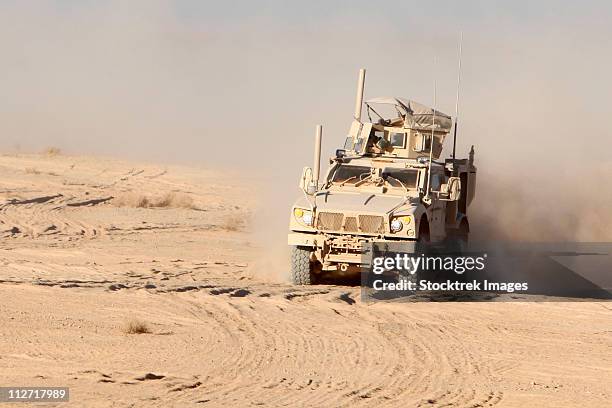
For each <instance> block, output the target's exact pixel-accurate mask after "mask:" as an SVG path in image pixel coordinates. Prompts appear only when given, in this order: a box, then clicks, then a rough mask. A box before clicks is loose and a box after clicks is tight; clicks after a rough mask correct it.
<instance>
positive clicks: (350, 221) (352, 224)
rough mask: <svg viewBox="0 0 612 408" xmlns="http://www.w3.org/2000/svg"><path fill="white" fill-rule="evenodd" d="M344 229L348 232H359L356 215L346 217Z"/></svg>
mask: <svg viewBox="0 0 612 408" xmlns="http://www.w3.org/2000/svg"><path fill="white" fill-rule="evenodd" d="M344 230H345V231H346V232H358V229H357V218H355V217H346V219H345V220H344Z"/></svg>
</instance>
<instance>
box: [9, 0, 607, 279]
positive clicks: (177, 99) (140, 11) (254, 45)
mask: <svg viewBox="0 0 612 408" xmlns="http://www.w3.org/2000/svg"><path fill="white" fill-rule="evenodd" d="M176 4H178V3H176ZM176 4H175V3H171V2H163V1H147V2H144V1H134V2H120V1H110V2H99V3H95V2H94V3H91V2H83V3H79V2H47V3H37V5H36V6H33V5H27V4H25V3H24V2H3V4H2V6H0V49H2V54H3V61H4V63H3V74H2V75H0V85H1V86H2V89H3V98H2V99H1V102H0V134H2V138H1V141H0V147H1V148H2V149H3V150H4V151H13V152H15V151H17V152H20V151H21V152H26V151H39V150H41V149H43V148H45V147H48V146H56V147H58V148H60V149H61V150H62V151H64V152H68V153H79V154H80V153H84V154H95V155H112V156H121V157H127V158H135V159H139V160H148V161H158V162H182V163H194V164H198V165H204V166H206V167H209V168H218V169H232V171H234V172H236V173H237V174H241V173H242V174H245V175H248V177H249V180H251V182H253V183H254V184H256V185H257V188H256V191H257V192H258V195H259V197H258V199H259V202H260V204H259V205H258V206H257V208H255V209H253V225H252V228H253V229H254V230H255V231H254V237H255V240H256V241H257V242H258V243H259V244H260V245H262V247H263V248H266V249H264V250H263V251H264V254H262V258H264V259H265V262H267V263H268V264H269V265H266V266H264V267H263V268H262V269H265V270H276V269H278V270H279V271H280V272H279V274H276V275H275V273H272V275H274V276H281V275H283V274H284V271H285V270H286V267H285V265H287V263H286V261H287V246H286V244H285V238H286V225H287V219H288V212H289V206H290V205H291V202H292V201H293V200H294V199H295V198H297V197H298V196H299V194H300V192H299V190H298V188H297V179H298V176H299V173H300V170H301V167H303V166H305V165H311V160H312V149H313V143H312V141H313V137H314V129H315V125H316V124H319V123H321V124H323V126H324V145H323V167H325V164H326V157H328V156H330V155H331V154H332V152H333V150H334V149H335V147H337V146H339V145H340V144H341V143H342V141H343V139H344V137H345V134H346V132H347V130H348V126H349V125H350V120H351V115H352V108H353V97H354V93H355V82H356V77H357V71H358V68H360V67H366V68H367V69H368V74H367V79H366V98H367V97H373V96H379V95H402V96H406V97H410V98H413V99H415V100H417V101H419V102H422V103H425V104H431V103H432V101H433V90H432V89H433V82H434V80H435V81H436V88H437V95H436V100H437V107H438V109H440V110H442V111H445V112H447V113H449V114H451V115H452V114H454V102H455V100H454V96H455V78H456V45H457V37H458V32H459V30H460V29H461V30H463V32H464V44H463V49H464V52H463V79H462V87H461V105H460V107H461V109H460V128H459V142H458V152H459V157H461V156H465V155H467V152H468V150H469V146H470V145H475V149H476V164H477V166H478V168H479V174H478V188H477V198H476V201H475V203H474V206H473V207H472V208H471V224H472V228H473V231H474V238H475V239H491V238H496V239H521V240H523V239H527V240H583V241H584V240H586V241H589V240H593V241H595V240H610V239H612V228H610V227H611V226H612V219H611V216H610V210H609V203H610V202H611V198H612V197H611V193H610V191H611V189H610V181H609V176H610V174H611V170H612V161H611V158H610V157H611V156H610V152H611V151H612V138H611V137H610V131H609V124H608V123H607V118H610V117H612V115H611V113H612V112H611V105H610V103H609V101H608V98H609V95H610V94H612V81H610V79H609V72H610V71H612V58H611V57H610V55H612V52H610V51H612V50H610V43H609V41H608V38H610V34H612V33H611V32H610V31H612V28H611V27H610V26H609V25H608V24H607V23H606V19H605V18H603V14H602V13H598V12H597V10H593V9H592V8H588V7H582V6H581V7H577V6H576V9H575V10H573V9H572V10H570V9H571V8H572V7H573V6H569V5H568V6H564V9H563V10H564V11H565V12H564V13H561V12H559V13H557V14H554V13H553V14H550V13H547V12H544V11H542V10H540V11H537V10H536V11H534V13H536V14H537V13H544V14H543V15H541V16H540V15H535V16H532V17H533V18H528V19H520V18H502V17H501V16H502V14H503V11H504V10H501V9H498V8H497V7H500V8H501V7H502V6H494V5H489V6H484V5H482V6H481V7H484V8H487V7H488V8H487V10H485V11H486V13H485V12H483V13H482V15H481V17H482V18H481V19H476V18H474V17H473V16H470V17H465V16H464V17H463V18H462V21H460V22H458V21H457V20H456V18H455V16H454V15H453V13H441V14H437V13H436V10H435V9H434V8H430V9H422V10H420V11H418V12H412V13H410V12H406V13H404V14H403V16H402V21H401V24H399V22H398V21H397V20H396V17H394V16H393V15H391V13H389V12H387V13H384V12H382V11H381V9H380V8H378V7H374V6H373V5H369V6H364V8H363V10H362V12H360V13H343V12H339V11H335V12H330V13H320V14H316V15H310V14H307V13H304V15H307V17H303V18H301V17H300V13H299V12H298V11H299V10H298V11H296V12H295V13H294V14H291V16H292V17H295V18H293V19H290V20H288V19H286V18H283V17H282V16H275V15H273V14H274V13H272V12H271V14H270V15H262V14H257V15H253V16H250V17H248V18H247V17H244V16H237V17H236V18H229V17H227V18H219V15H220V14H219V13H222V12H212V11H211V12H210V13H206V12H201V13H200V14H198V13H194V12H190V11H187V12H186V11H185V10H181V9H179V8H178V7H177V6H176ZM300 7H304V6H300ZM402 7H404V6H402ZM427 7H434V6H427ZM452 7H455V6H452ZM457 7H458V6H457ZM285 8H286V6H285V7H280V8H278V13H281V14H282V13H283V12H285V11H287V10H285ZM407 11H408V10H407ZM400 14H401V13H400ZM463 14H465V13H463ZM433 15H436V21H437V24H435V26H432V24H431V19H430V18H428V17H431V16H433ZM396 23H397V24H396ZM460 23H461V24H460ZM374 28H375V29H374ZM434 59H435V60H437V63H436V64H435V65H434V63H433V61H434ZM448 144H450V143H448ZM446 153H449V152H448V149H447V152H446ZM254 179H256V180H257V181H252V180H254ZM262 262H263V261H262ZM274 265H282V266H280V267H279V268H276V267H274Z"/></svg>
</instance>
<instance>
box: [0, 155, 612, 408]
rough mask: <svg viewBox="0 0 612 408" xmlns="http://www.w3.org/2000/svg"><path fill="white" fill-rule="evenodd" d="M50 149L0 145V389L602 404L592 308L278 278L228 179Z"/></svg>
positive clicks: (111, 401)
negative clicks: (368, 290)
mask: <svg viewBox="0 0 612 408" xmlns="http://www.w3.org/2000/svg"><path fill="white" fill-rule="evenodd" d="M56 153H57V152H53V151H51V152H49V154H42V155H24V154H20V155H3V156H0V181H1V183H0V234H1V236H2V240H1V241H0V248H1V250H0V385H3V386H67V387H70V394H71V395H70V402H69V403H57V404H55V405H54V404H37V406H77V407H111V406H114V407H124V406H136V407H190V406H193V407H218V406H224V407H229V406H272V407H277V406H288V407H301V406H309V407H310V406H312V407H352V406H402V407H486V406H500V407H517V406H520V407H539V406H542V407H544V406H546V407H603V406H609V404H610V401H611V400H612V388H611V387H610V384H612V305H611V304H610V303H603V302H574V303H570V302H545V303H535V302H525V303H506V302H489V303H484V302H483V303H452V302H451V303H364V302H362V301H361V300H360V291H359V288H358V287H354V286H337V285H320V286H312V287H294V286H292V285H290V284H289V283H287V282H284V281H283V280H282V279H281V280H278V279H276V280H275V279H272V278H270V276H272V275H269V274H266V273H265V271H264V273H261V270H260V269H261V268H254V267H253V266H254V265H255V264H257V263H258V262H259V261H261V260H262V259H264V260H265V259H266V258H267V257H269V256H270V255H269V253H268V251H269V249H266V248H263V247H262V246H261V244H260V243H258V242H257V241H256V240H254V239H253V234H251V233H250V232H249V223H248V220H249V219H252V218H253V216H254V215H255V214H253V211H254V200H255V194H254V191H252V190H250V189H249V187H247V186H243V185H242V184H240V183H239V182H238V181H237V179H236V178H235V177H232V176H231V175H229V174H227V173H224V172H220V171H213V170H204V169H199V168H189V167H181V166H170V165H169V166H160V165H153V164H141V163H131V162H126V161H120V160H113V159H104V158H96V157H80V156H67V155H62V154H56ZM279 217H285V215H282V214H280V215H279ZM279 233H281V234H284V233H285V231H280V232H279ZM282 238H283V237H281V240H282ZM139 332H141V333H139ZM24 405H25V404H23V405H19V406H24ZM15 406H16V405H15Z"/></svg>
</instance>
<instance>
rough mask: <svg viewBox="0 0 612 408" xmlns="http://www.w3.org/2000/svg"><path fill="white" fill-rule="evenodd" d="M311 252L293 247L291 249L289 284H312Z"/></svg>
mask: <svg viewBox="0 0 612 408" xmlns="http://www.w3.org/2000/svg"><path fill="white" fill-rule="evenodd" d="M312 252H313V251H312V250H311V249H309V248H303V247H298V246H294V247H292V248H291V282H293V284H294V285H312V284H313V282H314V273H313V269H314V268H313V263H312V262H311V261H310V256H311V255H312Z"/></svg>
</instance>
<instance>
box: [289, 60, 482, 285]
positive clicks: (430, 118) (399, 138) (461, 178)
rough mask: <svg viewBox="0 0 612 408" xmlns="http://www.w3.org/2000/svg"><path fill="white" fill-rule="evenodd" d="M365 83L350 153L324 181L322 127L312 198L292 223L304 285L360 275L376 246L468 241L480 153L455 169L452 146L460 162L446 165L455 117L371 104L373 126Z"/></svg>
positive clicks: (404, 105) (406, 103) (306, 193)
mask: <svg viewBox="0 0 612 408" xmlns="http://www.w3.org/2000/svg"><path fill="white" fill-rule="evenodd" d="M364 82H365V70H363V69H362V70H361V71H360V73H359V83H358V87H357V98H356V103H355V117H354V120H353V122H352V124H351V127H350V131H349V135H348V137H347V138H346V142H345V145H344V149H339V150H337V151H336V156H335V157H332V158H331V159H330V167H329V169H328V170H327V173H326V175H325V176H324V177H322V178H321V179H320V176H319V173H320V171H319V168H320V154H321V133H322V129H321V126H318V127H317V134H316V139H315V158H314V167H313V169H311V168H309V167H306V168H304V170H303V172H302V177H301V179H300V188H301V189H302V191H303V195H302V197H301V198H300V199H298V201H297V202H296V203H295V204H294V206H293V208H292V209H291V215H290V222H289V229H290V232H289V238H288V243H289V245H291V246H292V248H291V251H292V253H291V276H292V280H293V282H294V283H295V284H300V285H308V284H311V283H314V282H315V281H316V279H317V277H318V276H319V274H321V273H323V272H326V273H327V272H334V271H335V272H338V273H352V272H359V271H360V267H361V260H362V257H361V252H362V249H363V245H364V244H366V243H368V242H385V241H394V242H397V241H406V242H416V241H420V242H432V243H436V242H443V241H445V240H449V239H452V240H457V241H458V242H466V241H467V238H468V233H469V230H470V225H469V221H468V207H469V205H470V203H471V202H472V200H473V198H474V194H475V183H476V168H475V167H474V164H473V162H474V150H473V147H472V150H471V151H470V155H469V158H468V159H456V158H455V157H454V156H455V154H454V145H455V142H453V155H452V158H449V159H446V160H444V162H440V161H438V160H439V157H440V155H441V153H442V144H443V143H444V139H445V137H446V136H447V135H448V134H449V133H450V131H451V128H452V119H451V117H450V116H448V115H446V114H444V113H442V112H439V111H436V110H434V109H431V108H428V107H426V106H423V105H421V104H419V103H416V102H413V101H410V100H407V99H404V98H399V97H385V98H373V99H369V100H367V101H365V107H366V109H367V116H368V119H369V121H363V120H362V118H361V116H362V107H363V105H364V102H363V87H364ZM386 111H390V112H391V113H390V114H385V113H384V112H386ZM372 116H374V119H375V120H372ZM455 132H456V123H455ZM455 138H456V133H455ZM455 140H456V139H455Z"/></svg>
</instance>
